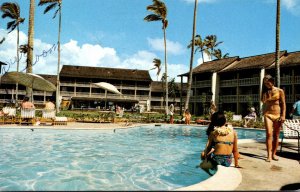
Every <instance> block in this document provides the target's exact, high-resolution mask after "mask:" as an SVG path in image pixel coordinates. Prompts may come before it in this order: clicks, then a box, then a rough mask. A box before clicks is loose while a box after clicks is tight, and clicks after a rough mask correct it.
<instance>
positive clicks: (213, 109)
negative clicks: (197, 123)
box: [209, 101, 217, 117]
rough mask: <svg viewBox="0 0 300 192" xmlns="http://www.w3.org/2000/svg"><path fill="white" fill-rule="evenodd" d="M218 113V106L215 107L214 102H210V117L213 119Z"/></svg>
mask: <svg viewBox="0 0 300 192" xmlns="http://www.w3.org/2000/svg"><path fill="white" fill-rule="evenodd" d="M216 111H217V106H216V105H215V103H214V101H210V107H209V116H210V117H211V116H212V114H214V113H215V112H216Z"/></svg>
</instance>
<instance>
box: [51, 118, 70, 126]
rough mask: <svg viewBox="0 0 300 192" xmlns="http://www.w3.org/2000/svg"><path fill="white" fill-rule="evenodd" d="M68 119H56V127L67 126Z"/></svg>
mask: <svg viewBox="0 0 300 192" xmlns="http://www.w3.org/2000/svg"><path fill="white" fill-rule="evenodd" d="M67 123H68V118H67V117H55V118H54V122H53V124H54V125H67Z"/></svg>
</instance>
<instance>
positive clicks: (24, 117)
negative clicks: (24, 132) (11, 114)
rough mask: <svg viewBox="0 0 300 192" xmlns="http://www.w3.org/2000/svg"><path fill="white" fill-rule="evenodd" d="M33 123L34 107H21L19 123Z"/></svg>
mask: <svg viewBox="0 0 300 192" xmlns="http://www.w3.org/2000/svg"><path fill="white" fill-rule="evenodd" d="M34 123H35V109H34V108H33V109H22V108H21V118H20V124H32V125H33V124H34Z"/></svg>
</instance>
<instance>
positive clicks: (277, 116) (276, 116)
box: [265, 114, 280, 122]
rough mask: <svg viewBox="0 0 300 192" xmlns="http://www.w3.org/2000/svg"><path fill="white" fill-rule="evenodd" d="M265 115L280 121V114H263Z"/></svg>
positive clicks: (272, 119)
mask: <svg viewBox="0 0 300 192" xmlns="http://www.w3.org/2000/svg"><path fill="white" fill-rule="evenodd" d="M265 117H266V118H268V119H270V120H271V121H273V122H274V121H280V115H273V114H265Z"/></svg>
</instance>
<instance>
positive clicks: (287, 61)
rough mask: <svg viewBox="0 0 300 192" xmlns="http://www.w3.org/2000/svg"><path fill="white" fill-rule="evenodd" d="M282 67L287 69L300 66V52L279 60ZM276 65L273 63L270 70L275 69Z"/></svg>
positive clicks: (288, 54) (286, 55)
mask: <svg viewBox="0 0 300 192" xmlns="http://www.w3.org/2000/svg"><path fill="white" fill-rule="evenodd" d="M279 61H280V62H279V63H280V66H282V67H287V66H294V65H299V63H300V51H297V52H290V53H286V54H285V55H284V56H283V57H282V58H280V60H279ZM274 67H275V63H273V64H272V65H271V66H269V67H268V68H274Z"/></svg>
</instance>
